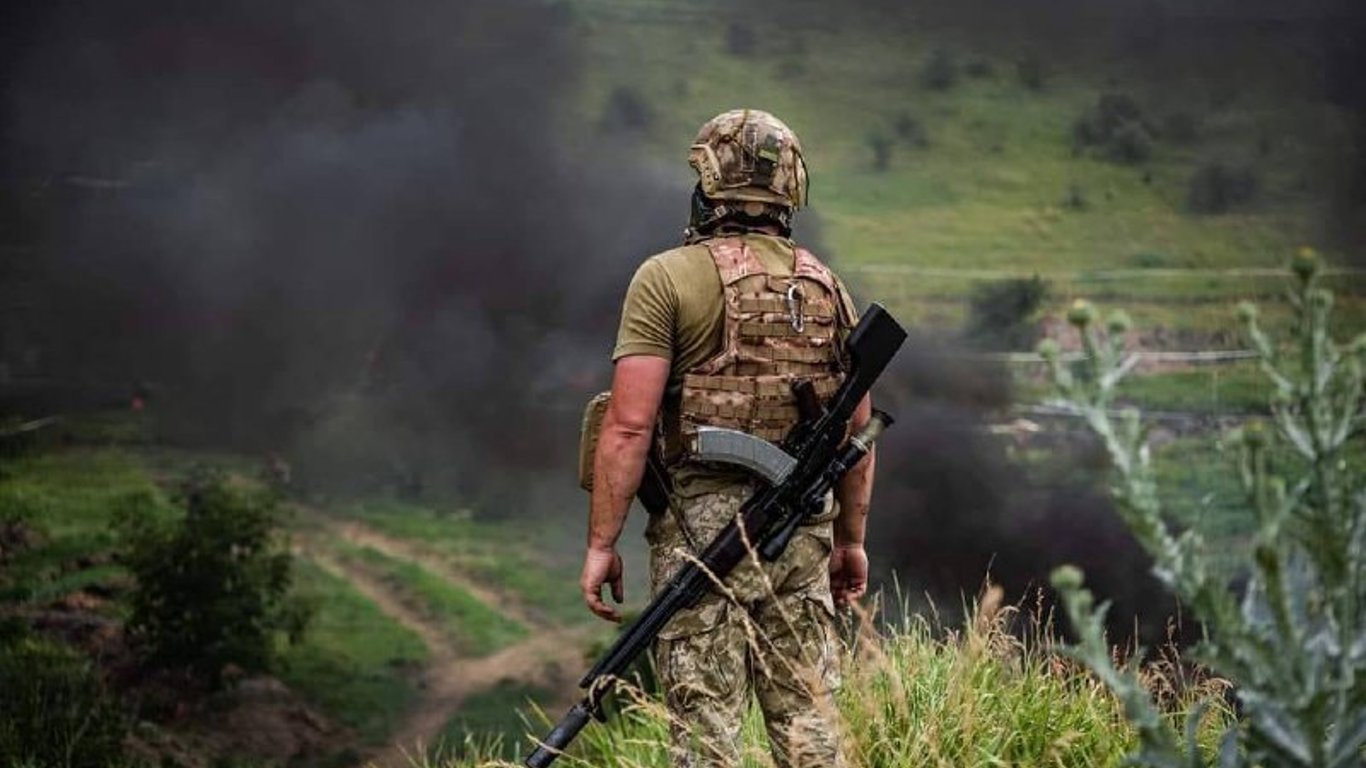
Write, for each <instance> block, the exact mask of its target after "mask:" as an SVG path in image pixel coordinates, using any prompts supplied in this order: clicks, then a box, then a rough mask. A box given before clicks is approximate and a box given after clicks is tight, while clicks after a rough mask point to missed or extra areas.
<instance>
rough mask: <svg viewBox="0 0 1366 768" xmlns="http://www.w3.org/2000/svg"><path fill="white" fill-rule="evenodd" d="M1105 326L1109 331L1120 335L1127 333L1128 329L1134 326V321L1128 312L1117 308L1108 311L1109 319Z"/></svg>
mask: <svg viewBox="0 0 1366 768" xmlns="http://www.w3.org/2000/svg"><path fill="white" fill-rule="evenodd" d="M1106 327H1107V328H1108V330H1109V331H1110V333H1113V334H1114V335H1116V336H1120V335H1123V334H1125V333H1128V332H1129V329H1130V328H1132V327H1134V321H1133V320H1132V319H1131V318H1130V317H1129V313H1128V312H1125V311H1124V310H1122V309H1119V310H1115V311H1114V312H1111V313H1110V320H1109V322H1108V323H1107V324H1106Z"/></svg>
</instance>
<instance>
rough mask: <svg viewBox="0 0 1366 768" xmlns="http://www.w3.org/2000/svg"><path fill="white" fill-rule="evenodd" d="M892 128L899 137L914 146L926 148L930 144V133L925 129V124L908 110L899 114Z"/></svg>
mask: <svg viewBox="0 0 1366 768" xmlns="http://www.w3.org/2000/svg"><path fill="white" fill-rule="evenodd" d="M892 130H893V131H895V132H896V137H897V138H898V139H900V140H901V141H903V142H905V143H907V144H909V145H911V146H913V147H919V148H921V149H924V148H925V147H928V146H929V145H930V134H929V132H928V131H926V130H925V124H924V123H922V122H920V119H919V118H917V117H916V116H915V115H912V114H910V113H908V112H902V113H901V114H899V115H897V117H896V120H895V121H893V123H892Z"/></svg>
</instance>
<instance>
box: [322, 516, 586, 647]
mask: <svg viewBox="0 0 1366 768" xmlns="http://www.w3.org/2000/svg"><path fill="white" fill-rule="evenodd" d="M341 514H343V515H344V516H346V517H350V518H353V519H356V520H359V521H361V522H364V523H366V524H367V525H369V526H371V527H373V528H375V529H376V530H378V531H380V532H382V533H384V534H386V535H389V536H393V537H395V538H398V539H403V540H404V541H407V542H409V543H411V544H413V545H414V546H417V547H420V548H421V549H423V550H425V551H428V552H431V553H432V554H434V555H436V556H439V557H441V558H442V559H444V560H445V561H447V562H449V563H450V564H451V566H452V567H453V568H455V569H456V570H459V571H460V572H462V573H466V574H469V576H470V577H471V578H472V579H474V580H475V581H478V582H480V583H483V584H485V585H488V586H490V587H493V588H496V589H498V590H502V591H506V592H508V593H510V594H512V595H513V596H515V597H516V598H517V599H518V600H519V601H520V602H521V603H522V604H523V605H525V606H526V607H528V608H529V609H531V611H532V612H533V613H535V614H537V615H539V616H542V617H545V618H547V619H549V620H551V621H553V622H557V623H577V622H584V621H586V620H588V619H589V618H591V617H590V615H589V614H588V613H587V611H585V610H584V609H583V600H582V598H581V597H580V595H579V590H578V586H577V584H578V568H579V566H580V565H581V562H582V561H581V560H580V559H579V558H580V557H581V556H582V550H581V549H579V548H577V547H573V548H571V547H565V546H563V542H566V541H573V542H576V543H577V542H579V541H580V540H581V539H582V538H583V531H582V528H581V526H582V525H583V524H584V523H583V522H582V520H581V519H580V518H577V517H574V518H570V517H540V518H535V519H517V520H515V521H501V522H500V521H483V520H476V519H474V518H473V516H472V515H471V513H470V512H469V511H468V510H460V509H446V508H443V507H438V506H429V505H421V504H409V503H403V502H397V501H392V500H382V501H365V502H361V503H357V504H353V505H351V506H349V507H346V508H344V509H343V510H341Z"/></svg>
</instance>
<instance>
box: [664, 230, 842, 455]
mask: <svg viewBox="0 0 1366 768" xmlns="http://www.w3.org/2000/svg"><path fill="white" fill-rule="evenodd" d="M705 245H706V246H707V248H708V250H709V251H710V252H711V257H712V260H713V261H714V262H715V263H716V271H717V272H718V273H719V275H720V277H721V285H722V291H723V292H724V299H725V313H726V316H725V328H724V331H723V340H722V349H721V352H720V354H718V355H717V356H716V357H714V358H712V359H711V360H708V361H707V362H705V363H703V364H701V365H699V366H698V367H696V368H694V369H692V370H691V371H688V372H687V373H686V374H685V375H684V377H683V386H682V392H681V394H680V396H679V400H678V406H677V420H676V424H677V432H675V435H676V439H677V440H678V442H677V443H675V441H674V440H673V439H667V438H666V441H665V442H666V444H667V443H674V445H671V446H669V448H670V449H673V448H675V447H677V448H678V449H681V450H667V451H666V452H667V453H668V454H671V455H672V456H675V457H676V456H679V455H680V454H683V455H686V452H687V449H688V445H689V443H690V442H691V440H690V439H689V437H690V433H692V432H693V431H694V430H695V429H696V427H698V426H703V425H705V426H714V427H727V428H730V429H738V430H741V431H743V432H747V433H749V434H751V435H755V436H756V437H761V438H763V439H765V440H769V441H772V442H775V443H776V442H780V441H781V440H782V439H783V437H784V436H785V435H786V434H787V432H788V430H790V429H791V428H792V426H793V425H795V424H796V423H797V419H798V413H797V402H796V397H795V396H794V395H793V393H792V384H793V383H794V382H795V381H797V380H798V379H809V380H810V381H811V383H812V384H813V385H814V387H815V390H816V394H817V395H818V396H819V397H820V399H821V400H822V402H824V401H825V400H826V399H827V398H829V397H830V395H831V394H833V393H834V392H835V390H836V389H838V388H839V385H840V383H841V382H842V381H843V378H844V370H845V359H844V350H843V339H842V335H841V332H842V331H847V330H848V327H847V325H849V324H851V323H852V318H850V317H849V314H850V312H852V308H850V307H848V306H847V305H846V304H845V303H844V302H843V300H842V298H841V294H840V292H839V288H838V287H837V284H836V282H835V277H834V275H833V274H831V272H830V270H829V269H827V268H826V267H825V265H824V264H821V263H820V262H819V261H818V260H817V259H816V257H815V256H813V255H811V253H810V252H809V251H807V250H805V249H802V248H797V249H796V261H795V264H794V267H793V270H792V271H793V274H792V275H791V276H775V275H770V274H768V272H767V271H766V270H765V268H764V265H763V263H762V262H761V261H760V260H759V258H758V257H757V256H755V255H754V254H753V253H752V252H751V251H750V250H749V249H748V248H747V247H746V246H745V244H744V240H742V239H740V238H733V237H726V238H716V239H712V240H708V241H706V243H705ZM669 431H673V430H669V429H667V428H666V432H669ZM675 435H669V436H668V437H670V438H672V437H675Z"/></svg>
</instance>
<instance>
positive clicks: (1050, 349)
mask: <svg viewBox="0 0 1366 768" xmlns="http://www.w3.org/2000/svg"><path fill="white" fill-rule="evenodd" d="M1363 338H1366V337H1363ZM1036 351H1037V352H1038V353H1039V357H1042V358H1043V359H1044V360H1046V361H1048V362H1050V363H1051V362H1053V361H1054V360H1057V359H1058V353H1059V352H1061V348H1059V347H1058V342H1056V341H1054V340H1053V339H1044V340H1043V341H1041V342H1039V346H1038V347H1037V348H1036Z"/></svg>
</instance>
